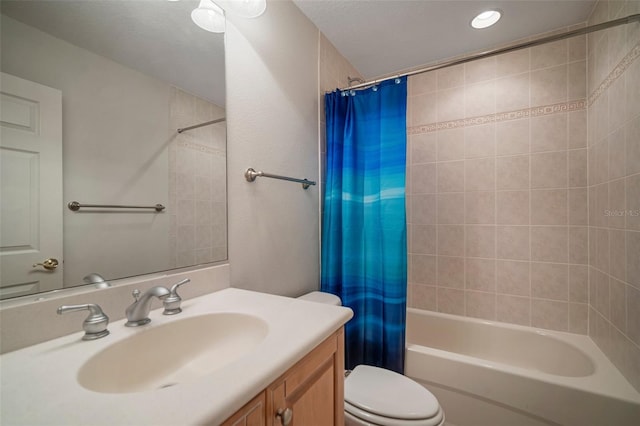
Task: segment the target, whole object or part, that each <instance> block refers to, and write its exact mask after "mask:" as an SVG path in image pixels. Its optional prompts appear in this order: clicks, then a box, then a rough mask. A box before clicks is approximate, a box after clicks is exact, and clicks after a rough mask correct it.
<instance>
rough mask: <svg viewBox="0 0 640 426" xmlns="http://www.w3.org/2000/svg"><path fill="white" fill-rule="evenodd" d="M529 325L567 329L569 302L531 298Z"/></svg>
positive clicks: (560, 329) (551, 328)
mask: <svg viewBox="0 0 640 426" xmlns="http://www.w3.org/2000/svg"><path fill="white" fill-rule="evenodd" d="M531 325H532V326H534V327H540V328H546V329H550V330H559V331H568V328H569V304H568V303H567V302H558V301H553V300H539V299H532V300H531Z"/></svg>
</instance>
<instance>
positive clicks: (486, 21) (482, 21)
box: [471, 10, 502, 29]
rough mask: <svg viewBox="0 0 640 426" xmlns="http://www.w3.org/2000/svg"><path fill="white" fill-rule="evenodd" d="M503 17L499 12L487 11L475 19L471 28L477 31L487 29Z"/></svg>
mask: <svg viewBox="0 0 640 426" xmlns="http://www.w3.org/2000/svg"><path fill="white" fill-rule="evenodd" d="M501 16H502V13H500V11H498V10H487V11H485V12H482V13H481V14H479V15H478V16H476V17H475V18H473V20H472V21H471V26H472V27H473V28H476V29H482V28H487V27H490V26H492V25H493V24H495V23H496V22H498V21H499V20H500V17H501Z"/></svg>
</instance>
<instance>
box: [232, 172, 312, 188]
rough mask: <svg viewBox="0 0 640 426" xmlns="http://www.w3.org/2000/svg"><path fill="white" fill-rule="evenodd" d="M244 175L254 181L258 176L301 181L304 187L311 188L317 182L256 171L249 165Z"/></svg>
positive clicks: (248, 180)
mask: <svg viewBox="0 0 640 426" xmlns="http://www.w3.org/2000/svg"><path fill="white" fill-rule="evenodd" d="M244 177H245V179H246V180H247V182H253V181H254V180H256V178H257V177H266V178H271V179H280V180H288V181H289V182H297V183H301V184H302V188H303V189H307V188H309V186H310V185H315V184H316V183H315V182H314V181H312V180H308V179H296V178H292V177H289V176H280V175H274V174H271V173H265V172H260V171H255V170H254V169H252V168H251V167H249V168H248V169H247V171H246V172H244Z"/></svg>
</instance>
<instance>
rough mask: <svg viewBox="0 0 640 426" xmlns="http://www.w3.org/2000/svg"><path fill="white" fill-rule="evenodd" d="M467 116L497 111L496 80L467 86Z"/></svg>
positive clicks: (465, 110)
mask: <svg viewBox="0 0 640 426" xmlns="http://www.w3.org/2000/svg"><path fill="white" fill-rule="evenodd" d="M464 112H465V116H466V117H477V116H481V115H487V114H494V113H495V112H496V83H495V81H494V80H490V81H484V82H482V83H476V84H473V85H470V86H465V109H464Z"/></svg>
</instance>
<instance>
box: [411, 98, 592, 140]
mask: <svg viewBox="0 0 640 426" xmlns="http://www.w3.org/2000/svg"><path fill="white" fill-rule="evenodd" d="M586 107H587V101H586V99H578V100H575V101H569V102H561V103H557V104H552V105H542V106H537V107H532V108H524V109H518V110H515V111H506V112H499V113H497V114H488V115H481V116H478V117H469V118H461V119H458V120H451V121H441V122H438V123H431V124H425V125H422V126H413V127H408V128H407V134H408V135H417V134H420V133H429V132H436V131H439V130H447V129H456V128H460V127H469V126H479V125H481V124H487V123H499V122H502V121H510V120H518V119H520V118H528V117H539V116H543V115H551V114H558V113H561V112H571V111H580V110H583V109H585V108H586Z"/></svg>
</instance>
